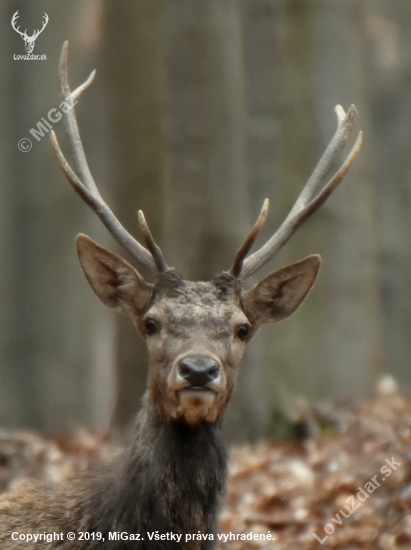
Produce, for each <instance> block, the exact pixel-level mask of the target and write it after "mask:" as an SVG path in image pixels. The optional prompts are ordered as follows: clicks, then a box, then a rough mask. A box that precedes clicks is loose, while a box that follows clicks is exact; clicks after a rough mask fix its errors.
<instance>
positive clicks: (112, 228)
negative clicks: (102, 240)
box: [51, 41, 168, 274]
mask: <svg viewBox="0 0 411 550" xmlns="http://www.w3.org/2000/svg"><path fill="white" fill-rule="evenodd" d="M67 54H68V41H66V42H64V44H63V48H62V51H61V56H60V62H59V71H58V72H59V78H60V89H61V94H62V96H63V98H64V99H65V100H66V101H71V102H72V108H71V109H69V110H68V111H67V112H66V113H65V114H64V117H63V118H64V123H65V129H66V134H67V141H68V144H69V147H70V150H71V154H72V157H73V162H74V166H75V169H76V172H77V173H78V176H77V174H76V173H75V172H74V170H73V169H72V168H71V167H70V165H69V163H68V162H67V160H66V158H65V157H64V155H63V153H62V151H61V148H60V145H59V143H58V141H57V138H56V135H55V133H54V132H53V131H51V143H52V146H53V151H54V154H55V156H56V158H57V161H58V163H59V165H60V167H61V169H62V170H63V172H64V174H65V176H66V177H67V179H68V181H69V182H70V184H71V186H72V187H73V189H74V190H75V191H76V192H77V193H78V194H79V195H80V197H81V198H82V199H83V200H84V201H85V202H86V204H87V205H88V206H89V207H90V208H91V209H92V210H93V211H94V212H95V213H96V214H97V216H98V217H99V218H100V220H101V221H102V222H103V224H104V225H105V226H106V228H107V229H108V231H109V232H110V233H111V234H112V235H113V237H114V238H115V239H116V240H117V242H118V243H119V244H120V245H121V246H122V247H123V248H125V249H126V250H127V251H128V252H129V253H130V254H131V256H133V258H134V259H135V260H136V261H137V262H138V263H139V264H140V265H141V266H143V267H144V268H146V269H147V270H148V271H150V272H151V273H152V274H154V273H156V272H158V271H163V270H165V271H166V270H167V269H168V266H167V264H166V263H165V261H164V258H163V256H162V253H161V250H160V248H159V247H158V246H157V245H156V244H155V242H154V239H153V238H152V237H151V240H150V239H148V238H147V235H146V233H145V232H144V231H143V235H144V238H145V240H146V243H150V246H148V248H149V250H147V249H146V248H144V247H143V246H142V245H141V244H140V243H139V242H138V241H137V240H136V239H134V237H132V236H131V235H130V233H128V231H127V230H126V229H125V228H124V227H123V226H122V225H121V223H120V222H119V221H118V219H117V218H116V216H115V215H114V213H113V212H112V210H111V209H110V208H109V206H108V205H107V204H106V203H105V202H104V200H103V198H102V197H101V195H100V192H99V190H98V188H97V185H96V183H95V181H94V179H93V176H92V175H91V172H90V168H89V166H88V163H87V159H86V155H85V152H84V148H83V144H82V141H81V138H80V133H79V130H78V125H77V119H76V115H75V112H74V101H76V100H77V99H78V98H79V97H80V95H81V94H82V93H83V92H84V91H85V90H86V89H87V88H88V87H89V86H90V84H91V83H92V82H93V80H94V77H95V74H96V72H95V71H93V72H92V73H91V74H90V76H89V77H88V79H87V80H86V81H85V82H84V83H83V84H81V85H80V86H79V87H78V88H76V90H74V92H71V91H70V86H69V83H68V77H67ZM146 227H147V224H146ZM147 230H148V227H147ZM148 235H150V236H151V233H150V231H149V230H148ZM153 243H154V244H153ZM152 251H153V252H154V253H152Z"/></svg>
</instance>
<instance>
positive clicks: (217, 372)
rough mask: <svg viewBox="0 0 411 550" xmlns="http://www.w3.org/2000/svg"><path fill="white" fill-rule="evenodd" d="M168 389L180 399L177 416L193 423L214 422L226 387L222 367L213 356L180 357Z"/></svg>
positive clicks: (178, 400) (173, 369) (193, 355)
mask: <svg viewBox="0 0 411 550" xmlns="http://www.w3.org/2000/svg"><path fill="white" fill-rule="evenodd" d="M169 389H170V390H171V391H172V392H174V393H175V395H176V398H177V402H178V406H177V408H176V411H175V418H180V417H184V418H185V419H186V421H187V422H188V423H190V424H197V423H199V422H201V421H208V422H214V421H215V420H216V419H217V417H218V414H219V408H220V407H219V404H220V402H221V401H222V398H223V394H224V392H225V389H226V377H225V374H224V370H223V367H222V365H221V363H220V362H219V361H218V359H217V358H216V357H213V356H212V355H208V354H207V355H203V354H188V355H184V356H181V357H179V358H178V359H177V360H176V361H175V363H174V366H173V368H172V371H171V373H170V377H169Z"/></svg>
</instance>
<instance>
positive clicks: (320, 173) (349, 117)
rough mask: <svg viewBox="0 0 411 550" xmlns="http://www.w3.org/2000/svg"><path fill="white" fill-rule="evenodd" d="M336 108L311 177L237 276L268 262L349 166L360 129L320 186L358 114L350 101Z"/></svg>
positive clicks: (358, 144)
mask: <svg viewBox="0 0 411 550" xmlns="http://www.w3.org/2000/svg"><path fill="white" fill-rule="evenodd" d="M335 112H336V115H337V118H338V126H337V131H336V133H335V134H334V137H333V138H332V140H331V141H330V143H329V145H328V147H327V148H326V150H325V152H324V154H323V155H322V157H321V158H320V160H319V162H318V164H317V166H316V167H315V169H314V171H313V173H312V175H311V177H310V178H309V180H308V181H307V183H306V185H305V186H304V188H303V190H302V191H301V193H300V195H299V197H298V198H297V200H296V202H295V204H294V206H293V207H292V209H291V211H290V213H289V214H288V216H287V217H286V218H285V220H284V221H283V223H282V224H281V225H280V227H279V228H278V229H277V231H276V232H275V233H274V235H273V236H272V237H271V238H270V239H269V240H268V241H267V242H266V243H265V244H264V245H263V246H262V247H261V248H260V249H259V250H257V251H256V252H254V253H253V254H251V256H249V257H248V258H246V259H245V260H244V261H243V262H242V267H241V268H240V271H239V272H238V269H237V272H238V275H236V276H237V277H238V278H239V279H242V280H245V279H247V278H248V277H250V275H252V274H253V273H255V272H256V271H257V270H258V269H260V268H261V267H262V266H263V265H265V264H266V263H267V262H269V261H270V260H271V259H272V258H273V257H274V256H275V254H276V253H277V252H278V251H279V250H280V249H281V248H282V247H283V246H284V245H285V244H286V243H287V241H288V240H289V239H290V238H291V237H292V235H293V234H294V233H295V231H297V229H298V228H299V227H300V226H301V225H302V224H303V223H304V221H305V220H307V219H308V218H309V217H310V216H311V215H312V214H314V212H315V211H316V210H318V208H320V206H321V205H322V204H323V203H324V202H325V201H326V200H327V198H328V197H329V196H330V195H331V193H332V192H333V191H334V189H336V187H337V186H338V184H339V183H340V182H341V181H342V179H343V178H344V176H345V174H346V173H347V172H348V170H349V169H350V168H351V166H352V164H353V162H354V160H355V158H356V157H357V155H358V153H359V151H360V149H361V145H362V141H363V137H362V132H359V134H358V137H357V139H356V141H355V144H354V146H353V148H352V149H351V152H350V154H349V155H348V157H347V159H346V160H345V162H344V163H343V164H342V166H341V168H340V169H339V170H338V171H337V172H336V174H334V176H333V177H332V178H331V179H330V180H329V181H328V183H327V184H326V185H325V186H323V187H322V182H323V180H324V178H325V177H326V176H327V174H328V173H329V171H330V169H331V167H332V164H333V162H334V161H335V159H336V158H337V156H338V155H339V154H340V153H341V151H342V150H343V148H344V147H345V145H346V143H347V141H348V138H349V136H350V134H351V131H352V129H353V126H354V123H355V121H356V119H357V117H358V112H357V109H356V108H355V106H354V105H351V107H350V108H349V110H348V112H347V113H345V111H344V109H343V108H342V107H341V106H340V105H337V106H336V107H335ZM247 239H248V238H247ZM246 242H247V240H246ZM245 244H246V243H244V245H243V247H244V246H245ZM243 247H242V248H243ZM240 250H241V249H240ZM238 254H239V253H237V255H236V258H237V256H238ZM234 265H236V261H235V262H234ZM233 267H234V266H233ZM232 269H233V268H232Z"/></svg>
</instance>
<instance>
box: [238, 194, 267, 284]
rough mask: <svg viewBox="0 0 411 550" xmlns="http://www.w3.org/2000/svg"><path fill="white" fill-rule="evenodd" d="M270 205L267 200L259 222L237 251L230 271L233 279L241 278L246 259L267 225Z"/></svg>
mask: <svg viewBox="0 0 411 550" xmlns="http://www.w3.org/2000/svg"><path fill="white" fill-rule="evenodd" d="M269 205H270V201H269V200H268V199H265V201H264V203H263V207H262V209H261V212H260V215H259V216H258V219H257V221H256V222H255V224H254V226H253V228H252V229H251V231H250V233H249V234H248V236H247V238H246V240H245V241H244V243H243V244H242V245H241V246H240V248H239V249H238V251H237V254H236V255H235V258H234V263H233V266H232V268H231V269H230V271H229V273H230V275H232V276H233V277H239V276H240V273H241V269H242V267H243V262H244V258H245V257H246V256H247V254H248V253H249V251H250V249H251V247H252V246H253V244H254V241H255V240H256V238H257V237H258V235H259V233H260V231H261V229H262V228H263V225H264V224H265V220H266V218H267V212H268V207H269Z"/></svg>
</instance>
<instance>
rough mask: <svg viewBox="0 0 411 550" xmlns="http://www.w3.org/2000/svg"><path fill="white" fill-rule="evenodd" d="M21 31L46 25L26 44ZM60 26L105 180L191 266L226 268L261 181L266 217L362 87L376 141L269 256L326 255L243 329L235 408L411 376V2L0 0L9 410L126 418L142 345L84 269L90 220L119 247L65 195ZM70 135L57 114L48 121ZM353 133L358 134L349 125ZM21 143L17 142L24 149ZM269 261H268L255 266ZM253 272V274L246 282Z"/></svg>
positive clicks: (241, 425) (3, 356)
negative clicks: (299, 291) (289, 304)
mask: <svg viewBox="0 0 411 550" xmlns="http://www.w3.org/2000/svg"><path fill="white" fill-rule="evenodd" d="M17 10H19V15H20V19H19V25H20V28H21V29H22V30H24V29H26V28H27V29H28V33H29V34H31V32H32V31H33V30H34V29H37V28H39V27H40V26H41V24H42V17H43V15H44V13H47V14H48V16H49V23H48V25H47V27H46V28H45V30H44V31H43V33H42V34H41V35H40V36H39V38H38V39H37V42H36V45H35V48H34V53H35V54H46V55H47V60H46V61H17V60H14V59H13V56H14V54H16V55H21V54H24V53H25V49H24V43H23V40H22V39H21V37H20V36H19V35H18V34H17V33H16V32H15V31H14V30H13V29H12V27H11V24H10V22H11V19H12V17H13V14H14V13H15V12H16V11H17ZM65 39H69V40H70V52H69V78H70V83H71V86H72V89H74V88H75V87H76V86H77V85H79V84H80V83H81V82H83V81H84V80H85V79H86V77H87V76H88V74H89V73H90V71H91V70H92V69H94V68H97V78H96V81H95V83H94V84H93V86H92V87H91V88H90V89H89V90H88V91H87V92H86V94H85V95H84V96H83V97H82V98H81V100H80V101H79V105H78V107H77V109H76V111H77V117H78V120H79V124H80V131H81V134H82V136H83V141H84V144H85V149H86V153H87V156H88V159H89V162H90V165H91V170H92V172H93V174H94V176H95V179H96V181H97V182H98V184H99V186H100V189H101V191H102V193H103V196H104V197H105V198H106V200H107V202H108V203H109V204H110V205H111V206H112V208H113V210H114V211H115V213H116V214H117V216H118V217H119V218H120V219H121V220H122V222H123V223H124V225H126V227H127V228H128V229H129V231H130V232H132V233H134V234H135V235H138V226H137V218H136V211H137V209H139V208H141V209H142V210H143V211H144V212H145V214H146V218H147V219H148V221H149V223H150V227H151V229H152V231H153V233H154V235H155V236H156V238H157V240H158V241H159V243H160V244H161V246H162V248H163V251H164V253H165V255H166V258H167V261H168V263H169V264H171V265H173V266H175V267H177V268H178V269H179V270H180V271H182V272H183V274H184V275H185V276H186V277H187V278H192V279H208V278H210V277H212V275H213V274H215V273H216V272H219V271H222V270H224V269H227V268H228V267H229V266H230V265H231V262H232V259H233V256H234V253H235V251H236V250H237V248H238V246H239V244H240V243H241V242H242V241H243V238H244V237H245V235H246V234H247V232H248V231H249V229H250V227H251V225H252V223H253V221H254V220H255V218H256V216H257V214H258V212H259V210H260V208H261V205H262V202H263V200H264V198H265V197H268V198H270V201H271V209H270V212H269V217H268V223H267V227H266V228H265V230H264V233H263V235H262V236H261V237H260V239H259V241H258V242H259V243H261V242H263V241H264V239H265V238H268V236H269V235H270V234H271V233H273V232H274V230H275V229H276V227H277V226H278V224H279V223H280V221H281V220H282V219H283V218H284V217H285V215H286V214H287V212H288V210H289V209H290V207H291V206H292V204H293V201H294V200H295V198H296V197H297V195H298V193H299V190H300V189H301V188H302V187H303V185H304V183H305V181H306V180H307V179H308V177H309V175H310V174H311V171H312V170H313V168H314V166H315V164H316V162H317V160H318V159H319V157H320V156H321V154H322V152H323V150H324V149H325V147H326V145H327V143H328V142H329V140H330V139H331V137H332V135H333V133H334V130H335V128H336V117H335V114H334V111H333V109H334V106H335V105H336V104H342V105H343V107H344V108H345V109H347V108H348V107H349V105H350V104H351V103H354V104H355V105H356V106H357V108H358V111H359V113H360V122H359V125H358V127H359V128H361V129H362V130H363V131H364V134H365V143H364V147H363V150H362V152H361V154H360V157H359V158H358V159H357V161H356V163H355V165H354V167H353V168H352V170H351V171H350V173H349V175H348V177H347V178H346V179H345V181H344V182H343V183H342V185H341V187H340V188H339V189H338V190H337V191H336V192H335V194H334V195H333V196H332V197H331V199H330V200H329V201H327V203H326V204H325V205H324V206H323V207H322V209H321V210H320V211H319V212H318V213H317V214H316V215H315V216H314V217H313V219H311V220H310V221H308V222H307V223H306V224H305V226H304V229H301V230H300V231H299V232H298V233H297V234H296V235H295V236H294V238H293V239H292V241H291V242H290V243H289V244H288V245H287V247H286V249H284V250H283V251H282V252H281V254H279V256H278V258H277V259H276V260H275V261H274V262H271V264H270V266H267V267H266V269H265V272H267V271H269V270H273V269H275V268H277V267H280V266H282V265H285V264H286V263H289V262H292V261H297V260H298V259H300V258H302V257H304V256H306V255H308V254H311V253H320V254H321V255H322V257H323V267H322V270H321V274H320V277H319V280H318V282H317V284H316V287H315V289H314V291H313V292H312V293H311V295H310V297H309V299H308V300H307V301H306V302H305V304H304V306H303V307H302V309H301V310H299V311H298V313H296V315H295V316H294V317H293V318H292V319H291V320H289V321H287V322H285V323H283V324H280V325H275V326H268V327H264V328H263V329H262V330H261V331H260V333H259V334H258V335H257V336H256V337H255V339H254V340H253V341H252V343H251V344H250V345H249V347H248V350H247V354H246V357H245V360H244V362H243V367H242V372H241V376H240V381H239V384H238V389H237V392H236V395H235V397H234V399H233V402H232V404H231V406H230V407H229V410H228V411H227V414H226V425H227V431H228V433H229V435H230V437H231V438H232V439H241V438H247V437H255V436H259V435H264V434H267V430H269V427H270V425H272V419H273V416H274V415H275V411H282V412H283V413H284V412H285V414H286V415H289V416H291V417H292V415H293V410H294V409H293V407H292V406H291V404H292V403H293V401H294V400H295V399H296V398H301V397H302V398H304V399H308V400H318V399H324V398H332V399H337V398H338V399H355V400H359V399H366V398H367V397H369V396H371V395H372V394H373V391H374V387H375V382H376V380H377V379H378V377H379V376H380V375H381V374H382V373H385V372H389V373H391V374H393V376H394V377H395V378H396V379H397V380H398V381H399V383H400V387H402V388H403V389H404V390H405V391H409V389H410V388H411V372H410V366H409V362H410V359H409V358H410V356H411V338H410V329H411V303H410V296H411V253H410V250H409V248H410V247H409V240H410V233H411V231H410V230H411V222H410V220H411V85H410V84H411V9H410V6H409V1H408V0H338V1H329V0H139V1H137V2H136V1H133V0H117V1H111V2H109V1H108V0H106V1H102V0H81V1H80V0H71V1H70V2H55V1H51V0H36V1H35V2H34V1H31V2H30V1H28V0H26V1H24V0H20V1H14V0H13V1H12V0H3V1H2V2H1V4H0V59H1V74H0V173H1V183H0V261H1V270H0V311H1V315H0V426H3V427H30V428H36V429H39V430H42V431H45V432H48V433H50V432H56V431H61V430H67V429H73V428H75V427H78V426H88V427H91V428H94V429H98V430H106V429H108V428H109V427H110V426H111V425H113V426H115V427H116V428H118V429H123V428H124V427H126V426H128V425H129V423H130V421H131V418H132V417H133V415H134V413H135V412H136V411H137V409H138V408H139V400H140V396H141V394H142V392H143V390H144V386H145V379H146V352H145V348H144V344H143V342H141V341H140V340H139V337H138V336H137V335H136V334H135V330H134V328H133V326H132V325H131V322H130V321H129V320H128V319H126V318H121V317H120V316H116V315H115V314H114V313H112V312H110V311H108V310H106V309H104V307H103V306H102V305H101V304H100V303H99V302H98V300H97V299H96V298H95V296H94V295H93V293H92V291H91V290H90V289H89V287H88V285H87V282H86V280H85V278H84V276H83V274H82V273H81V271H80V268H79V265H78V261H77V258H76V255H75V249H74V237H75V235H76V234H77V233H78V232H84V233H87V234H89V235H90V236H92V237H93V238H94V239H96V240H97V241H98V242H100V243H101V244H102V245H104V246H107V247H109V248H110V249H111V250H117V252H119V250H118V246H117V245H116V244H115V243H114V242H113V240H112V238H111V237H110V236H109V235H108V234H107V232H106V230H105V229H104V228H103V227H102V226H101V223H100V222H99V221H98V220H97V219H96V217H95V215H93V214H92V213H91V212H89V211H88V209H87V208H86V206H85V205H84V203H82V201H81V200H80V199H79V198H78V197H77V196H76V195H75V193H74V192H73V191H72V189H71V188H70V186H69V184H68V183H67V182H66V180H65V179H64V177H63V175H62V173H61V172H60V169H59V168H58V166H57V163H56V162H55V160H54V158H53V157H52V153H51V146H50V142H49V139H48V136H45V137H44V138H43V139H42V140H40V141H39V142H37V141H36V140H35V139H34V138H33V137H32V136H31V135H30V133H29V130H30V129H31V128H33V127H36V124H37V123H38V122H39V121H40V120H41V119H42V118H44V117H46V116H47V113H48V112H49V110H50V109H52V108H53V107H58V105H59V104H60V98H59V87H58V81H57V64H58V58H59V55H60V51H61V46H62V43H63V41H64V40H65ZM55 130H56V132H57V134H59V135H60V136H61V133H62V125H61V123H56V124H55ZM355 133H356V132H355ZM21 138H30V139H31V140H32V142H33V147H32V149H31V150H30V151H29V152H27V153H23V152H21V151H19V149H18V147H17V143H18V141H19V140H20V139H21ZM259 276H261V273H259ZM252 282H253V281H250V284H251V283H252Z"/></svg>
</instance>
